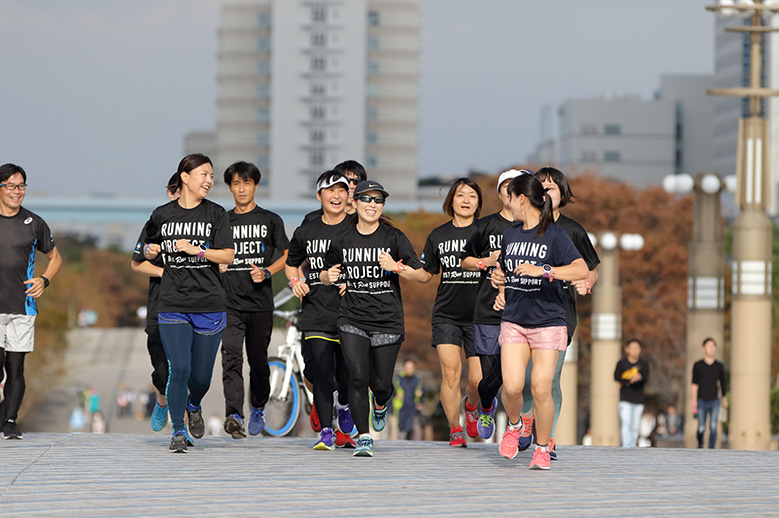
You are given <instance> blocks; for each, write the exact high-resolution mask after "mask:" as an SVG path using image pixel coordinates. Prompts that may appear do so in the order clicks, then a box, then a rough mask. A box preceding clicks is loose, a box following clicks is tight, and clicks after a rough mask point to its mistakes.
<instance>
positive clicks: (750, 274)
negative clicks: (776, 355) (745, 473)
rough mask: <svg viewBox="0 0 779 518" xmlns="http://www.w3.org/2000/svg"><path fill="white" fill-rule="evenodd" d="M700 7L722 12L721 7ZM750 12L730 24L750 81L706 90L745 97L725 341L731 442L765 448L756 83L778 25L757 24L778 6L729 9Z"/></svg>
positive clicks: (762, 164) (765, 294) (761, 151)
mask: <svg viewBox="0 0 779 518" xmlns="http://www.w3.org/2000/svg"><path fill="white" fill-rule="evenodd" d="M706 9H708V10H712V11H722V10H723V6H719V5H718V6H710V7H707V8H706ZM730 9H735V10H738V11H750V10H754V11H752V19H751V22H752V24H751V25H749V26H741V27H729V28H727V29H725V30H727V31H730V32H745V33H748V34H749V35H750V63H749V66H750V84H749V87H746V88H723V89H712V90H708V91H707V92H708V93H709V94H710V95H724V96H730V97H746V98H748V99H749V116H748V117H745V118H743V119H741V120H740V121H739V128H738V157H737V163H736V176H737V179H738V183H737V188H736V200H737V203H738V207H739V209H740V214H739V216H738V217H737V218H736V221H735V223H734V228H733V309H732V320H733V324H732V326H733V327H732V333H731V335H732V346H731V398H730V430H729V438H730V446H731V447H732V448H735V449H745V450H765V449H767V448H768V445H769V441H770V389H771V238H772V225H771V221H770V220H769V219H768V216H767V215H766V212H765V211H766V207H767V206H768V203H769V195H770V191H769V177H770V170H769V165H770V162H769V157H768V148H769V145H770V141H769V140H768V121H767V120H766V119H765V118H763V117H762V116H761V113H760V108H761V101H762V99H763V98H765V97H768V96H775V95H779V91H777V90H769V89H766V88H763V87H762V85H761V76H762V39H763V34H765V33H768V32H772V31H774V30H776V29H772V28H770V27H766V26H764V25H763V13H764V12H770V13H775V12H777V11H779V6H774V5H772V6H770V7H769V6H765V5H763V2H762V0H757V1H756V2H755V4H754V5H753V6H751V7H749V9H747V7H746V6H736V7H730Z"/></svg>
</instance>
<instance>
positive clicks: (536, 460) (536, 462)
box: [530, 447, 550, 469]
mask: <svg viewBox="0 0 779 518" xmlns="http://www.w3.org/2000/svg"><path fill="white" fill-rule="evenodd" d="M549 466H550V459H549V452H548V451H546V450H544V449H541V448H540V447H539V448H536V451H534V452H533V460H531V461H530V469H549Z"/></svg>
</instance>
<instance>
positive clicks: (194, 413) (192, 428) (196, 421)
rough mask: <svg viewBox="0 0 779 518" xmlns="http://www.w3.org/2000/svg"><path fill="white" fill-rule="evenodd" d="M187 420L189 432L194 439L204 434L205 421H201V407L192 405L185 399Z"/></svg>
mask: <svg viewBox="0 0 779 518" xmlns="http://www.w3.org/2000/svg"><path fill="white" fill-rule="evenodd" d="M187 420H188V421H189V433H191V434H192V437H194V438H195V439H200V438H201V437H203V436H204V435H205V434H206V422H205V421H203V408H202V407H199V406H198V407H196V406H192V403H190V402H189V399H187Z"/></svg>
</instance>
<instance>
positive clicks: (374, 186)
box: [354, 180, 389, 199]
mask: <svg viewBox="0 0 779 518" xmlns="http://www.w3.org/2000/svg"><path fill="white" fill-rule="evenodd" d="M369 191H379V192H380V193H381V195H382V196H384V197H385V198H387V197H389V193H388V192H387V191H386V190H385V189H384V187H383V186H382V185H381V184H380V183H379V182H377V181H375V180H363V181H362V182H360V183H358V184H357V185H356V186H355V188H354V198H355V199H357V197H358V196H359V195H361V194H363V193H366V192H369Z"/></svg>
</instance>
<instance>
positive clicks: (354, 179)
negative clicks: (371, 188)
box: [347, 178, 360, 185]
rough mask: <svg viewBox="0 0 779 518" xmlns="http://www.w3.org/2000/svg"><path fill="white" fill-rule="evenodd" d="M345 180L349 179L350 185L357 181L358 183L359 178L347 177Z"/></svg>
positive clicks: (355, 183)
mask: <svg viewBox="0 0 779 518" xmlns="http://www.w3.org/2000/svg"><path fill="white" fill-rule="evenodd" d="M347 180H349V183H350V184H352V185H357V184H358V183H360V179H359V178H347Z"/></svg>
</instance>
